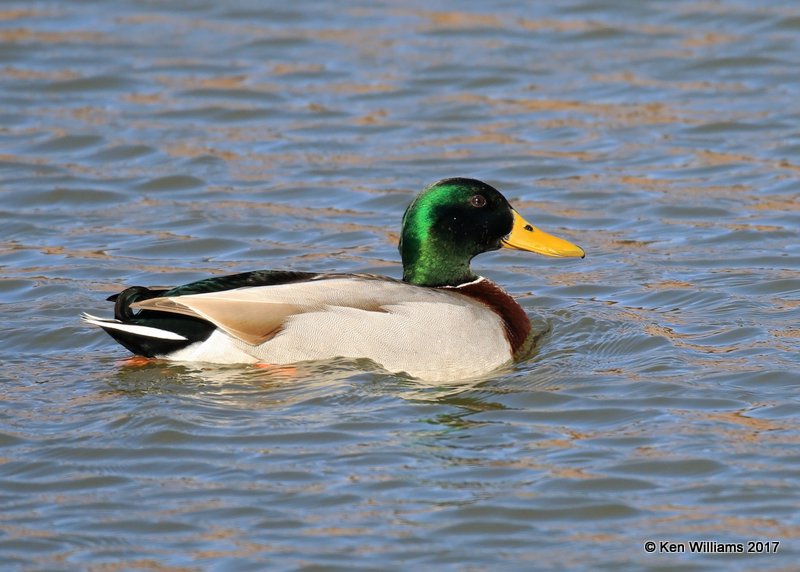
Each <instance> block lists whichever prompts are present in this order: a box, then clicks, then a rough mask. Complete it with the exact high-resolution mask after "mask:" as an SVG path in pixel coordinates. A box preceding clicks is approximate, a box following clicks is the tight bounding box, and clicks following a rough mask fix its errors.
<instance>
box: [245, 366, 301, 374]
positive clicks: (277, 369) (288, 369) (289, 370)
mask: <svg viewBox="0 0 800 572" xmlns="http://www.w3.org/2000/svg"><path fill="white" fill-rule="evenodd" d="M253 367H257V368H259V369H266V370H268V371H271V372H274V373H282V374H284V375H289V376H294V375H295V374H296V373H297V368H296V367H295V366H293V365H276V364H272V363H254V364H253Z"/></svg>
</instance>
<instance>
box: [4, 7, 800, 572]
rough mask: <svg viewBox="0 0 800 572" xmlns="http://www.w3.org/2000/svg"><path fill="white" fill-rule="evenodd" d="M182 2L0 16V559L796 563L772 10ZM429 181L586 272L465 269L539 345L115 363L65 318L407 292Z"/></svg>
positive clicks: (24, 562)
mask: <svg viewBox="0 0 800 572" xmlns="http://www.w3.org/2000/svg"><path fill="white" fill-rule="evenodd" d="M181 4H182V5H181V6H180V7H178V6H175V5H173V4H170V3H166V4H164V3H152V2H136V1H133V0H129V1H122V2H114V3H104V2H81V3H62V2H47V1H45V2H37V3H34V4H29V3H23V2H17V3H15V2H10V3H5V4H3V6H2V9H0V220H1V221H2V226H1V227H0V265H1V267H2V273H0V302H1V303H2V310H1V311H2V316H3V325H2V345H0V348H2V353H0V356H1V357H2V362H3V367H2V373H0V378H1V379H2V383H0V398H1V399H2V407H0V499H1V502H2V507H3V510H2V511H0V559H1V560H2V562H3V563H4V569H10V570H17V569H18V570H23V569H24V570H83V569H85V570H170V571H184V570H237V571H238V570H265V569H269V570H314V569H324V570H336V569H343V570H344V569H346V570H354V569H358V570H360V569H364V570H388V569H397V570H400V569H410V568H415V569H416V568H431V569H437V570H531V569H551V570H562V569H574V570H669V569H675V568H676V567H679V566H680V567H681V569H686V570H698V571H700V570H719V569H723V568H724V569H726V570H793V569H795V568H796V562H797V561H798V559H800V548H798V546H800V545H799V544H798V542H800V541H799V540H798V536H800V518H799V517H798V514H800V511H798V506H799V505H800V491H798V487H797V482H798V478H800V454H799V453H798V450H799V449H798V444H799V442H800V427H798V423H797V419H798V414H800V404H799V403H798V399H797V395H798V381H799V380H800V375H799V374H800V358H798V345H799V344H800V326H798V316H800V274H798V270H800V240H798V239H799V238H800V236H799V234H800V232H799V231H800V207H798V205H799V204H800V202H799V201H798V197H799V192H798V191H799V190H800V159H798V153H799V152H800V131H798V127H797V126H798V124H800V109H799V108H798V104H797V102H798V101H800V80H799V79H798V77H799V76H798V74H797V57H796V56H797V54H798V53H800V10H798V8H797V6H795V4H794V3H793V2H788V1H786V2H771V3H769V4H768V5H754V4H753V3H752V2H743V1H736V0H724V1H721V2H713V3H712V2H701V3H697V2H689V1H678V2H648V3H638V4H631V3H626V2H608V1H600V0H588V1H572V0H568V1H564V2H557V3H550V4H549V5H543V3H529V4H528V5H520V4H519V3H516V2H506V3H500V4H496V3H495V4H493V7H492V8H491V9H489V8H488V7H487V6H486V5H485V3H479V2H459V3H457V4H456V3H445V2H434V3H420V2H413V1H412V2H411V3H404V4H403V5H402V6H401V5H400V4H397V3H391V2H385V3H375V2H363V3H357V2H356V3H350V4H347V5H343V4H342V3H340V2H328V1H324V0H321V1H318V2H314V3H311V4H304V3H296V5H292V6H286V7H277V6H276V7H270V6H264V4H263V3H259V2H247V1H244V0H242V1H237V2H226V3H217V2H205V1H198V2H185V3H181ZM762 4H763V3H762ZM448 176H471V177H477V178H480V179H483V180H485V181H487V182H489V183H491V184H493V185H495V186H496V187H498V188H500V189H501V190H503V191H504V192H505V194H506V195H507V196H508V197H509V198H510V199H511V201H512V203H513V204H514V205H515V206H516V208H517V209H518V210H519V211H520V212H521V213H523V214H524V216H525V217H526V218H528V219H529V220H531V221H532V222H535V223H536V224H538V225H540V226H541V227H542V228H544V229H547V230H550V231H552V232H554V233H555V234H558V235H561V236H564V237H566V238H568V239H570V240H573V241H574V242H576V243H578V244H580V245H581V246H583V247H584V248H585V250H586V252H587V257H586V259H585V260H582V261H581V260H552V259H545V258H542V257H536V256H532V255H528V254H525V253H517V252H508V251H506V252H498V253H491V254H487V255H484V256H481V257H479V258H478V259H476V261H475V263H474V266H475V268H476V270H478V271H480V272H481V273H482V274H485V275H486V276H488V277H490V278H492V279H493V280H495V281H497V282H498V283H500V284H502V285H503V286H504V287H506V288H507V289H508V290H509V291H510V292H511V293H513V294H514V295H516V296H519V299H520V303H521V304H522V305H523V306H524V307H525V309H526V310H527V311H528V313H529V314H530V316H531V318H532V321H533V323H534V325H535V327H537V328H539V329H540V330H542V331H547V334H546V335H545V336H544V337H543V339H542V342H541V344H540V346H539V348H538V351H537V353H536V354H535V355H534V356H533V357H532V358H531V359H529V360H526V361H525V362H523V363H520V364H517V365H515V366H513V367H509V368H506V369H504V370H502V371H499V372H497V373H496V375H493V376H490V377H487V378H486V379H481V380H475V381H474V382H470V383H467V384H457V383H454V384H443V385H441V386H433V387H432V386H428V385H423V384H419V383H417V382H414V381H413V380H408V379H403V378H400V377H395V376H391V375H388V374H386V373H383V372H380V371H377V370H375V369H374V368H371V369H370V368H369V367H368V366H367V365H366V364H359V363H348V362H345V361H335V362H331V363H323V364H307V365H302V366H298V367H297V368H296V369H295V370H292V369H282V370H261V369H255V368H244V367H219V366H204V365H169V364H164V363H157V362H156V363H151V364H149V365H144V366H137V365H131V364H128V363H126V362H125V361H124V360H125V358H126V357H127V355H128V354H127V353H126V351H125V350H124V349H122V348H121V347H119V346H117V345H116V344H115V343H114V342H113V341H112V340H110V338H108V337H107V336H105V335H104V334H102V333H101V332H99V331H97V330H93V329H88V328H86V327H83V326H82V325H81V324H80V322H79V321H78V315H79V313H80V312H81V311H89V312H91V313H94V314H100V315H110V313H111V308H110V305H109V304H108V303H106V302H104V298H105V297H107V296H108V295H109V294H111V293H114V292H116V291H118V290H120V289H121V288H123V287H125V286H127V285H132V284H143V285H174V284H179V283H184V282H187V281H190V280H195V279H199V278H203V277H205V276H208V275H211V274H218V273H231V272H237V271H245V270H251V269H256V268H287V269H296V270H310V271H331V270H337V271H345V272H377V273H382V274H387V275H390V276H395V277H397V276H399V274H400V268H399V265H398V254H397V250H396V242H397V237H398V229H399V222H400V217H401V215H402V212H403V210H404V208H405V206H406V205H407V204H408V202H409V201H410V200H411V199H412V197H413V196H414V194H415V193H416V192H417V191H418V190H419V189H421V188H422V187H423V186H424V185H426V184H429V183H431V182H433V181H435V180H437V179H440V178H443V177H448ZM365 367H366V370H365V369H364V368H365ZM648 540H654V541H661V540H670V541H674V542H686V543H688V542H689V541H691V540H714V541H718V542H743V543H746V542H747V541H748V540H768V541H779V542H780V546H779V549H778V552H777V553H776V554H761V555H759V554H705V555H703V554H688V553H684V554H664V553H660V550H659V551H657V552H656V553H652V554H650V553H647V552H645V550H644V543H645V542H646V541H648Z"/></svg>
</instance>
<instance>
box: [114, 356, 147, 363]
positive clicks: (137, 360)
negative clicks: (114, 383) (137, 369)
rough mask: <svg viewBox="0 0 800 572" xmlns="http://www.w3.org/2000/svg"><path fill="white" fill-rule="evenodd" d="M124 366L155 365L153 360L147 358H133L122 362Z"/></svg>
mask: <svg viewBox="0 0 800 572" xmlns="http://www.w3.org/2000/svg"><path fill="white" fill-rule="evenodd" d="M120 363H121V364H122V365H147V364H150V363H153V360H152V358H146V357H144V356H131V357H129V358H126V359H124V360H122V361H121V362H120Z"/></svg>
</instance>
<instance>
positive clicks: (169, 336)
mask: <svg viewBox="0 0 800 572" xmlns="http://www.w3.org/2000/svg"><path fill="white" fill-rule="evenodd" d="M81 320H83V321H84V322H85V323H87V324H92V325H93V326H100V327H101V328H103V329H105V330H118V331H120V332H128V333H129V334H135V335H137V336H146V337H148V338H158V339H159V340H188V339H189V338H185V337H183V336H181V335H180V334H176V333H175V332H170V331H169V330H160V329H159V328H151V327H149V326H137V325H136V324H123V323H122V322H120V321H119V320H107V319H105V318H98V317H97V316H92V315H91V314H87V313H85V312H84V313H83V314H81Z"/></svg>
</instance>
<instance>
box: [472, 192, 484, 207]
mask: <svg viewBox="0 0 800 572" xmlns="http://www.w3.org/2000/svg"><path fill="white" fill-rule="evenodd" d="M469 204H471V205H472V206H473V207H477V208H481V207H485V206H486V197H484V196H483V195H474V196H473V197H472V198H471V199H470V200H469Z"/></svg>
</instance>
